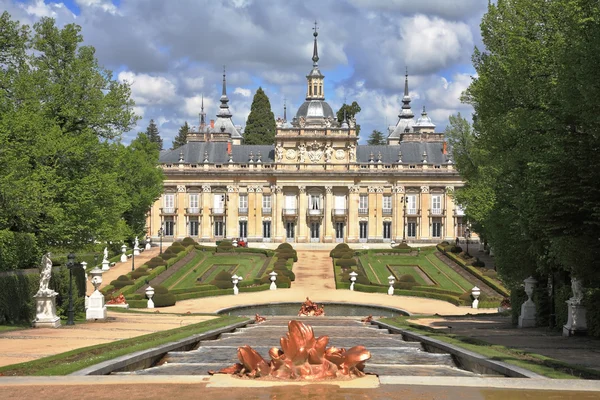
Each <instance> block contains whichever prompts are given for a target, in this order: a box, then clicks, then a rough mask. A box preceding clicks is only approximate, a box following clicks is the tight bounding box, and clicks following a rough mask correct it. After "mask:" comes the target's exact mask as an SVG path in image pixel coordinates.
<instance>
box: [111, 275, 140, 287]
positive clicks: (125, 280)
mask: <svg viewBox="0 0 600 400" xmlns="http://www.w3.org/2000/svg"><path fill="white" fill-rule="evenodd" d="M134 283H135V282H134V281H133V280H131V279H130V278H129V277H128V276H127V275H121V276H119V277H118V278H117V279H115V280H114V281H112V282H111V283H110V284H111V285H112V286H113V287H115V288H116V289H121V288H124V287H125V286H129V285H133V284H134Z"/></svg>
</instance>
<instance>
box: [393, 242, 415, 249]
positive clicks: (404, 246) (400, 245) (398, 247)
mask: <svg viewBox="0 0 600 400" xmlns="http://www.w3.org/2000/svg"><path fill="white" fill-rule="evenodd" d="M394 249H396V250H412V247H410V246H409V245H408V243H406V242H402V243H400V244H399V245H398V246H396V247H394Z"/></svg>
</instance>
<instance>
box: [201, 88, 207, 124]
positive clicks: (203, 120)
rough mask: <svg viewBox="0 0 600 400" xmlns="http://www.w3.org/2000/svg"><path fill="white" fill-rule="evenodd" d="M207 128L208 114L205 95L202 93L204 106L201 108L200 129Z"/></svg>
mask: <svg viewBox="0 0 600 400" xmlns="http://www.w3.org/2000/svg"><path fill="white" fill-rule="evenodd" d="M205 126H206V113H205V112H204V93H202V104H201V106H200V128H204V127H205Z"/></svg>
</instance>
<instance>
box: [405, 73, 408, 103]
mask: <svg viewBox="0 0 600 400" xmlns="http://www.w3.org/2000/svg"><path fill="white" fill-rule="evenodd" d="M404 96H408V67H406V75H404Z"/></svg>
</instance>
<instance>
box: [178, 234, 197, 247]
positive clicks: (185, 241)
mask: <svg viewBox="0 0 600 400" xmlns="http://www.w3.org/2000/svg"><path fill="white" fill-rule="evenodd" d="M181 244H183V246H184V247H188V246H193V245H195V244H196V241H195V240H194V239H192V238H191V237H189V236H188V237H186V238H185V239H183V240H182V241H181Z"/></svg>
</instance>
